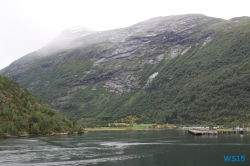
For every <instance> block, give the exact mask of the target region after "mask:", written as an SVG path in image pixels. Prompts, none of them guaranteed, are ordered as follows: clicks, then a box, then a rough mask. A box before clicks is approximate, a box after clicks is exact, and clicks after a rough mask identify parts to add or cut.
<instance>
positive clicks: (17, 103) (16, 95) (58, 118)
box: [0, 76, 77, 135]
mask: <svg viewBox="0 0 250 166" xmlns="http://www.w3.org/2000/svg"><path fill="white" fill-rule="evenodd" d="M74 127H77V125H76V124H73V122H71V121H70V120H68V119H67V118H66V117H64V116H63V115H62V114H61V113H59V112H58V111H56V110H54V109H52V108H51V107H50V106H48V105H46V104H44V103H42V102H41V101H40V100H39V99H38V98H37V97H36V96H34V95H32V94H31V93H30V92H28V91H27V90H26V89H24V88H22V87H20V86H19V84H18V83H15V82H13V81H12V80H10V79H9V78H7V77H3V76H0V135H3V134H5V133H7V134H10V135H20V134H28V133H30V134H46V133H52V132H63V131H73V130H74Z"/></svg>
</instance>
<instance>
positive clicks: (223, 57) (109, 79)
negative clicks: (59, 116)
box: [1, 14, 250, 125]
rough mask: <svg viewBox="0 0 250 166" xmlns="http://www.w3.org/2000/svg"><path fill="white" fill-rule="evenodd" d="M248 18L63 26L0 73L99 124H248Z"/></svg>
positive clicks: (62, 108)
mask: <svg viewBox="0 0 250 166" xmlns="http://www.w3.org/2000/svg"><path fill="white" fill-rule="evenodd" d="M249 33H250V18H249V17H239V18H233V19H230V20H223V19H218V18H212V17H207V16H204V15H198V14H190V15H176V16H168V17H157V18H152V19H149V20H146V21H143V22H140V23H138V24H135V25H132V26H130V27H127V28H122V29H116V30H110V31H94V30H90V29H87V28H83V27H76V28H70V29H67V30H65V31H63V32H62V33H61V34H60V35H59V36H58V37H57V38H55V39H54V40H53V41H52V42H50V43H49V44H48V45H46V46H44V47H43V48H41V49H40V50H38V51H35V52H33V53H30V54H28V55H26V56H24V57H22V58H20V59H19V60H17V61H15V62H13V63H12V64H11V65H10V66H8V67H6V68H5V69H3V70H1V74H3V75H5V76H8V77H10V78H11V79H12V80H14V81H17V82H19V83H20V84H21V85H22V86H24V87H26V88H27V89H29V90H30V91H32V92H33V93H35V94H36V95H37V96H39V98H41V99H42V100H43V101H45V102H46V103H48V104H50V105H51V106H53V107H54V108H56V109H58V110H60V111H61V112H62V113H64V114H65V115H67V116H68V117H71V118H75V119H78V120H82V121H83V123H87V124H88V125H96V124H99V125H105V124H107V123H110V122H111V123H112V122H114V121H118V122H119V121H121V119H123V118H125V117H127V116H129V115H133V116H135V117H137V118H138V120H137V123H182V124H184V123H199V124H225V123H227V124H232V123H233V124H247V123H249V117H250V112H249V110H250V107H249V103H250V102H249V97H250V94H249V91H250V82H249V81H250V75H249V73H250V69H249V68H250V67H249V66H250V65H249V63H250V45H249V43H250V34H249Z"/></svg>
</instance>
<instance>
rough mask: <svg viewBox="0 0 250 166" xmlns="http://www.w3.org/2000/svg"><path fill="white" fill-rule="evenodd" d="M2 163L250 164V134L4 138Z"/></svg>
mask: <svg viewBox="0 0 250 166" xmlns="http://www.w3.org/2000/svg"><path fill="white" fill-rule="evenodd" d="M225 155H231V156H232V155H234V156H236V157H237V156H242V155H244V159H245V161H244V162H241V161H240V160H239V161H236V162H225V161H224V156H225ZM238 159H239V158H238ZM0 165H6V166H9V165H15V166H19V165H35V166H37V165H38V166H40V165H58V166H59V165H60V166H61V165H94V166H101V165H102V166H216V165H218V166H224V165H225V166H228V165H235V166H236V165H250V135H247V134H245V135H239V134H235V135H234V134H225V135H222V134H221V135H218V136H193V135H191V134H189V133H187V132H186V131H173V130H171V131H169V130H164V131H109V132H90V133H88V134H84V135H81V136H79V135H73V136H60V137H59V136H57V137H33V138H17V139H0Z"/></svg>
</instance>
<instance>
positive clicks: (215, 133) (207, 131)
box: [188, 130, 218, 135]
mask: <svg viewBox="0 0 250 166" xmlns="http://www.w3.org/2000/svg"><path fill="white" fill-rule="evenodd" d="M188 132H189V133H190V134H193V135H204V134H207V135H217V134H218V132H217V131H212V130H188Z"/></svg>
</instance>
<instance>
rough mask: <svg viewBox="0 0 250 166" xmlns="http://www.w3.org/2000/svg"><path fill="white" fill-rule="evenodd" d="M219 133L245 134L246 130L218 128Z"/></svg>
mask: <svg viewBox="0 0 250 166" xmlns="http://www.w3.org/2000/svg"><path fill="white" fill-rule="evenodd" d="M218 133H220V134H226V133H228V134H231V133H232V134H243V133H244V131H243V130H218Z"/></svg>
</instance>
